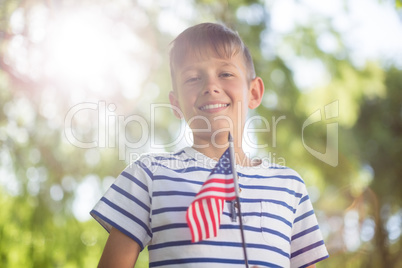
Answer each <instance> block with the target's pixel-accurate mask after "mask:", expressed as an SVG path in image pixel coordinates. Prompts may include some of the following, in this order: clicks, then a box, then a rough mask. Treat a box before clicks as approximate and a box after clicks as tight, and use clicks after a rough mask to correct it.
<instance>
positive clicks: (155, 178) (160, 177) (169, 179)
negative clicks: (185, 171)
mask: <svg viewBox="0 0 402 268" xmlns="http://www.w3.org/2000/svg"><path fill="white" fill-rule="evenodd" d="M153 180H154V181H157V180H168V181H174V182H186V183H190V184H198V185H202V184H203V183H204V182H202V181H194V180H187V179H182V178H177V177H168V176H164V175H159V176H154V178H153Z"/></svg>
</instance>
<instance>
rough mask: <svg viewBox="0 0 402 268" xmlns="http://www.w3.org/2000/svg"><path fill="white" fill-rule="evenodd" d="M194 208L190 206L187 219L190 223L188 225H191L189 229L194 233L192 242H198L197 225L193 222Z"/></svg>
mask: <svg viewBox="0 0 402 268" xmlns="http://www.w3.org/2000/svg"><path fill="white" fill-rule="evenodd" d="M193 210H194V208H193V206H191V205H190V207H189V209H188V212H187V213H188V219H189V221H190V225H191V227H190V228H191V229H192V230H193V231H194V241H198V240H199V236H198V232H197V225H196V224H195V220H194V211H193Z"/></svg>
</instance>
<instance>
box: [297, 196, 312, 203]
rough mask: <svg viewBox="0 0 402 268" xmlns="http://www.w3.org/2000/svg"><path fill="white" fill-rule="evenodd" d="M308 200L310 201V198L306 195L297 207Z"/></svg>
mask: <svg viewBox="0 0 402 268" xmlns="http://www.w3.org/2000/svg"><path fill="white" fill-rule="evenodd" d="M309 199H310V197H309V196H308V195H305V196H304V197H303V198H302V199H300V202H299V205H300V204H301V203H303V202H304V201H307V200H309Z"/></svg>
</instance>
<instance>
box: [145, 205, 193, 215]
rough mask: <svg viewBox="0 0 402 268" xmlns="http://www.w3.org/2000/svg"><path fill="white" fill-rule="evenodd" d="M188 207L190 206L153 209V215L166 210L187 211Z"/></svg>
mask: <svg viewBox="0 0 402 268" xmlns="http://www.w3.org/2000/svg"><path fill="white" fill-rule="evenodd" d="M187 209H188V207H165V208H160V209H155V210H153V211H152V215H158V214H161V213H165V212H183V211H187Z"/></svg>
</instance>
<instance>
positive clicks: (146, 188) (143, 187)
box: [121, 171, 148, 192]
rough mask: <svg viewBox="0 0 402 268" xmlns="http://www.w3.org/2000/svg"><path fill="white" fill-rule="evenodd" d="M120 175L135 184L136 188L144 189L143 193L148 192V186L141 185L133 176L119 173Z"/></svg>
mask: <svg viewBox="0 0 402 268" xmlns="http://www.w3.org/2000/svg"><path fill="white" fill-rule="evenodd" d="M121 175H123V176H124V177H126V178H127V179H129V180H130V181H132V182H134V183H135V184H137V185H138V186H140V187H141V188H142V189H144V190H145V191H147V192H148V186H146V185H145V184H144V183H142V182H141V181H140V180H138V179H137V178H135V177H134V176H133V175H131V174H130V173H128V172H126V171H123V172H122V173H121Z"/></svg>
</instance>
